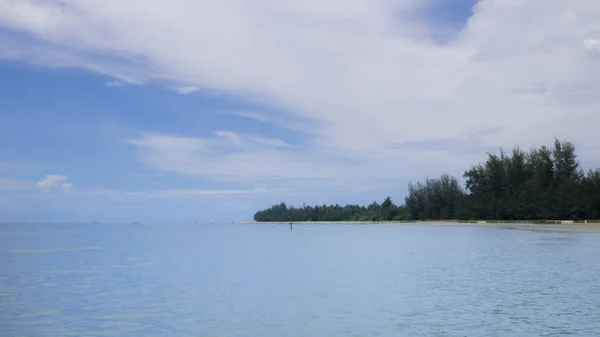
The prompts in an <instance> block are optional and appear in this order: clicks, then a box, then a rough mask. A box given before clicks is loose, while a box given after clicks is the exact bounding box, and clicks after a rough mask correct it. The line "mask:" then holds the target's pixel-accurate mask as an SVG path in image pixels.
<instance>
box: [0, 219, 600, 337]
mask: <svg viewBox="0 0 600 337" xmlns="http://www.w3.org/2000/svg"><path fill="white" fill-rule="evenodd" d="M598 322H600V234H596V233H549V232H529V231H514V230H504V229H499V228H490V227H428V226H374V225H362V226H361V225H314V226H308V225H302V226H300V225H298V226H294V230H293V231H291V232H290V231H289V227H288V226H285V225H284V226H281V225H260V226H256V225H237V226H235V225H206V226H167V225H163V226H151V225H104V224H94V225H91V224H88V225H54V224H50V225H7V224H3V225H0V335H1V336H559V335H571V336H598V335H600V324H599V323H598Z"/></svg>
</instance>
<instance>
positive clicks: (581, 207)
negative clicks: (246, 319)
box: [254, 139, 600, 222]
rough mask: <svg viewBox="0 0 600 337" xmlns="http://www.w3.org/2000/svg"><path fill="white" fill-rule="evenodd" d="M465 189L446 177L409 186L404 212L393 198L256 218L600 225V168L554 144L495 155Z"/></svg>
mask: <svg viewBox="0 0 600 337" xmlns="http://www.w3.org/2000/svg"><path fill="white" fill-rule="evenodd" d="M463 178H464V181H465V184H464V186H461V184H460V182H459V181H458V179H456V178H455V177H452V176H449V175H448V174H442V175H441V176H440V177H439V178H427V179H425V181H423V182H416V183H412V182H411V183H409V185H408V195H406V197H405V198H404V204H401V205H396V204H394V203H393V202H392V199H391V198H390V197H387V198H385V200H384V201H383V202H381V203H377V202H373V203H372V204H370V205H368V206H359V205H346V206H340V205H322V206H307V205H304V206H302V207H297V208H296V207H291V206H288V205H286V204H285V203H280V204H277V205H274V206H272V207H270V208H268V209H265V210H261V211H258V212H256V214H255V215H254V220H255V221H259V222H267V221H272V222H281V221H289V220H290V215H291V219H292V220H293V221H407V220H532V221H533V220H559V219H563V220H564V219H572V220H581V219H599V218H600V168H596V169H590V170H589V171H587V172H584V171H583V169H582V168H581V166H580V164H579V162H578V160H577V155H576V153H575V146H574V145H573V144H572V143H570V142H565V141H560V140H558V139H555V141H554V144H553V146H550V147H547V146H542V147H541V148H539V149H532V150H530V151H529V152H525V151H523V150H521V149H520V148H518V147H515V148H514V149H513V150H512V152H511V153H509V154H507V153H505V152H504V151H500V153H499V154H492V153H488V157H487V160H486V161H485V162H484V163H479V164H476V165H473V166H471V167H470V168H469V169H467V170H466V171H465V172H464V174H463Z"/></svg>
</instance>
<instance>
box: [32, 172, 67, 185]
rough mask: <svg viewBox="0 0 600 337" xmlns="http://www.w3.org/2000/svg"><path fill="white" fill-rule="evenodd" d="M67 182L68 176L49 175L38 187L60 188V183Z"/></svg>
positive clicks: (39, 182)
mask: <svg viewBox="0 0 600 337" xmlns="http://www.w3.org/2000/svg"><path fill="white" fill-rule="evenodd" d="M65 180H67V177H66V176H63V175H59V174H47V175H46V176H45V177H44V179H42V180H40V181H38V186H39V187H41V188H52V187H56V186H59V185H60V183H62V182H63V181H65Z"/></svg>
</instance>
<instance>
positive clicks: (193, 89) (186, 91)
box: [173, 86, 200, 95]
mask: <svg viewBox="0 0 600 337" xmlns="http://www.w3.org/2000/svg"><path fill="white" fill-rule="evenodd" d="M173 90H175V91H176V92H177V93H179V94H182V95H187V94H191V93H193V92H196V91H198V90H200V89H199V88H198V87H195V86H181V87H175V88H173Z"/></svg>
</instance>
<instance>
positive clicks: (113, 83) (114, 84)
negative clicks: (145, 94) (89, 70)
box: [104, 81, 125, 87]
mask: <svg viewBox="0 0 600 337" xmlns="http://www.w3.org/2000/svg"><path fill="white" fill-rule="evenodd" d="M124 85H125V83H124V82H121V81H109V82H105V83H104V86H105V87H122V86H124Z"/></svg>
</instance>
